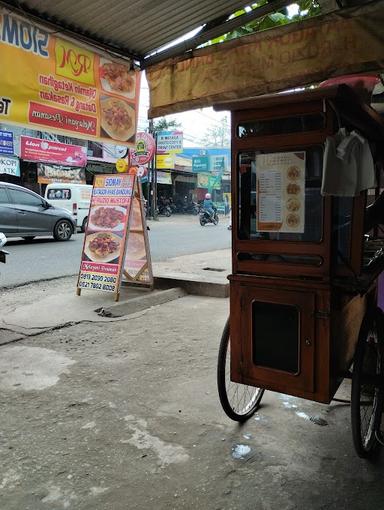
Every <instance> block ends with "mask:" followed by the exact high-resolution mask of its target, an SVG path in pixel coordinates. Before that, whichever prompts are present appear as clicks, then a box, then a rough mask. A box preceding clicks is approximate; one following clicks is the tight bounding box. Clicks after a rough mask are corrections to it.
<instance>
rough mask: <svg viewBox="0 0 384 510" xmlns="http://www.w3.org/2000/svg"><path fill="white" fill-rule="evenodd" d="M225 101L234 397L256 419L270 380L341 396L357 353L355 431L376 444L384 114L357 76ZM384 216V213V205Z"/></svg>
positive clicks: (227, 394) (223, 390) (226, 396)
mask: <svg viewBox="0 0 384 510" xmlns="http://www.w3.org/2000/svg"><path fill="white" fill-rule="evenodd" d="M216 109H217V110H230V111H231V125H232V127H231V129H232V148H231V149H232V275H231V276H230V277H229V279H230V321H229V322H228V324H227V325H226V327H225V330H224V333H223V338H222V342H221V346H220V351H219V362H218V389H219V395H220V400H221V403H222V405H223V408H224V410H225V412H226V413H227V414H228V416H230V417H231V418H232V419H235V420H238V421H244V420H246V419H247V418H248V417H249V416H251V415H252V414H253V413H254V412H255V411H256V410H257V408H258V405H259V403H260V400H261V397H262V395H263V392H264V390H265V389H268V390H273V391H277V392H281V393H285V394H289V395H294V396H297V397H302V398H305V399H309V400H313V401H317V402H321V403H329V402H330V401H331V400H332V399H333V397H334V395H335V393H336V391H337V389H338V387H339V385H340V383H341V382H342V380H343V378H345V377H348V376H350V374H351V373H352V372H351V366H352V364H353V366H354V370H353V377H352V402H351V404H352V405H351V407H352V430H353V438H354V444H355V447H356V450H357V453H358V454H359V455H360V456H371V455H373V453H374V452H376V450H377V446H378V444H379V442H380V437H379V436H378V434H379V428H380V418H381V412H382V407H383V400H384V387H383V382H382V381H383V374H384V359H383V346H382V338H383V335H382V318H381V312H380V311H379V310H378V308H377V306H376V297H377V278H378V276H379V274H380V273H381V271H382V270H383V268H384V251H383V247H384V243H383V241H382V240H381V239H380V238H379V237H378V236H377V228H373V229H372V228H371V225H367V215H366V206H367V204H368V202H369V201H373V200H375V198H377V197H378V194H379V183H380V171H381V166H382V163H381V162H382V159H383V149H384V123H383V121H382V119H381V118H380V116H379V115H378V114H377V112H375V111H374V110H373V109H372V108H370V107H369V106H367V105H366V104H364V103H363V102H362V100H360V98H359V96H358V95H357V94H356V93H355V92H354V91H353V90H352V89H351V88H349V87H347V86H345V85H339V86H336V87H331V88H317V89H314V90H309V91H305V92H294V93H284V94H277V95H273V96H263V97H260V98H256V99H250V100H246V101H237V102H234V103H226V104H223V105H219V106H217V107H216ZM351 133H353V136H355V137H356V138H354V139H353V140H352V145H351V144H350V143H351V138H348V137H349V136H350V135H351ZM343 136H344V137H345V140H344V139H343ZM340 137H341V141H340ZM343 140H344V141H343ZM354 143H355V144H356V145H355V146H354V145H353V144H354ZM337 144H339V145H337ZM348 144H350V145H348ZM357 147H358V148H357ZM342 149H345V154H344V160H343V161H344V162H342V158H341V156H340V150H342ZM338 151H339V152H338ZM348 151H351V154H349V152H348ZM362 151H363V152H364V151H365V153H364V154H362ZM367 153H368V155H367ZM340 158H341V159H340ZM367 158H368V160H367ZM369 158H371V160H369ZM367 161H368V162H367ZM351 190H352V191H351ZM376 209H377V210H378V212H379V213H380V208H379V207H376ZM376 209H375V211H376ZM383 211H384V208H383ZM371 216H372V218H373V219H375V218H374V215H372V214H371ZM372 218H371V219H372ZM377 219H378V222H380V219H382V222H384V214H383V216H382V218H380V217H379V218H377ZM366 230H368V233H369V236H368V235H367V233H366ZM229 331H230V336H229ZM229 339H230V340H229ZM229 353H230V355H229ZM228 358H230V377H229V375H228V372H227V367H228ZM364 392H365V393H364ZM366 393H367V394H368V396H367V395H366ZM367 399H368V400H367ZM364 405H365V406H366V407H367V408H368V412H367V409H365V408H364V409H363V410H362V406H364Z"/></svg>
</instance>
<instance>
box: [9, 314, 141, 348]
mask: <svg viewBox="0 0 384 510" xmlns="http://www.w3.org/2000/svg"><path fill="white" fill-rule="evenodd" d="M149 310H150V309H149V308H148V309H147V310H144V311H143V312H141V313H134V314H132V315H130V316H128V317H118V318H115V319H105V320H90V319H83V320H79V321H68V322H64V323H62V324H56V325H55V326H39V327H37V326H35V327H31V328H28V329H29V330H35V329H38V330H39V331H35V332H34V333H21V332H20V331H17V330H15V329H12V327H13V328H22V326H19V325H18V324H9V323H7V322H5V321H3V324H5V325H6V326H9V327H3V326H1V327H0V331H7V332H9V333H15V334H16V335H23V337H22V338H15V339H13V340H9V341H8V342H4V343H2V344H1V345H0V347H3V346H5V345H9V344H13V343H16V342H20V341H21V340H27V339H29V338H34V337H37V336H40V335H43V334H45V333H51V332H52V331H58V330H61V329H66V328H71V327H72V326H78V325H79V324H105V323H106V322H123V321H129V320H134V319H139V318H140V317H142V316H143V315H145V314H146V313H147V312H148V311H149Z"/></svg>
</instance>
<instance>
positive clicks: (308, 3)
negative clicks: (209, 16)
mask: <svg viewBox="0 0 384 510" xmlns="http://www.w3.org/2000/svg"><path fill="white" fill-rule="evenodd" d="M266 3H267V0H261V1H260V2H257V3H253V4H252V5H251V8H252V9H257V8H258V7H261V6H262V5H264V4H266ZM293 4H295V5H297V13H296V14H294V15H293V16H289V14H288V9H287V8H286V7H284V8H282V9H280V10H279V11H277V12H274V13H271V14H267V15H266V16H262V17H260V18H256V19H254V20H253V21H250V22H249V23H246V24H245V25H244V26H242V27H239V28H236V29H235V30H233V31H232V32H227V33H226V34H223V35H222V36H220V37H216V38H215V39H212V40H211V41H209V42H208V43H207V44H205V45H203V46H209V45H211V44H217V43H221V42H224V41H229V40H231V39H237V38H238V37H242V36H244V35H250V34H253V33H255V32H260V31H261V30H267V29H268V28H274V27H277V26H279V25H287V24H288V23H292V22H294V21H301V20H303V19H305V18H310V17H312V16H316V15H317V14H320V13H321V8H320V5H319V4H318V2H317V1H316V0H298V1H296V2H293ZM244 13H245V10H243V9H242V10H239V11H236V12H235V13H233V15H232V17H237V16H241V15H242V14H244Z"/></svg>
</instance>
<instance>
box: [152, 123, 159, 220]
mask: <svg viewBox="0 0 384 510" xmlns="http://www.w3.org/2000/svg"><path fill="white" fill-rule="evenodd" d="M155 147H156V150H155V153H156V152H157V133H155ZM155 161H156V160H155ZM153 174H154V176H153V219H154V220H158V217H157V168H156V163H155V165H154V168H153Z"/></svg>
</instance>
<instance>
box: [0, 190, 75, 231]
mask: <svg viewBox="0 0 384 510" xmlns="http://www.w3.org/2000/svg"><path fill="white" fill-rule="evenodd" d="M0 232H3V233H4V234H5V235H6V237H23V238H24V239H26V240H27V241H30V240H32V239H33V238H34V237H36V236H53V237H54V238H55V239H56V241H68V240H69V239H70V238H71V236H72V234H73V233H74V232H76V223H75V220H74V218H73V216H72V215H71V214H70V213H69V212H68V211H66V210H65V209H60V208H58V207H54V206H52V205H51V204H49V203H48V202H47V201H46V200H44V198H42V197H41V196H40V195H38V194H37V193H34V192H33V191H30V190H29V189H26V188H23V187H22V186H17V185H16V184H9V183H7V182H0Z"/></svg>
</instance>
